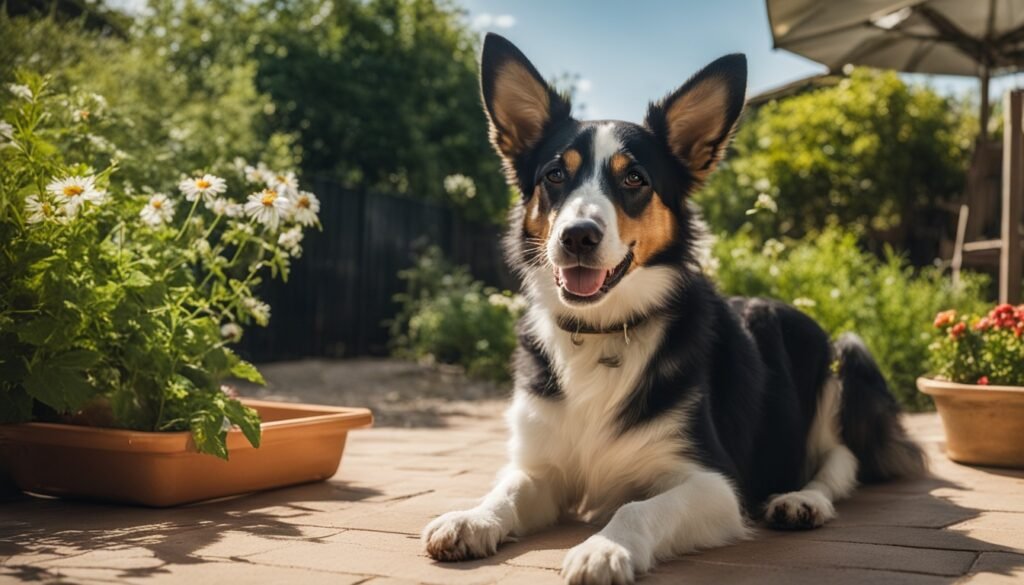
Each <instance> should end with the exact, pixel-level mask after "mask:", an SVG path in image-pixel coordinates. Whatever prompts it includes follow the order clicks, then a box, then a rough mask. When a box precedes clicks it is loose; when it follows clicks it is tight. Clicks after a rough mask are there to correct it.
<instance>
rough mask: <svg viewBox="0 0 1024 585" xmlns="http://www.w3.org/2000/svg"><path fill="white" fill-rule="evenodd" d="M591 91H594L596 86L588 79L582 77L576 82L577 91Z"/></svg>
mask: <svg viewBox="0 0 1024 585" xmlns="http://www.w3.org/2000/svg"><path fill="white" fill-rule="evenodd" d="M591 89H594V84H593V82H591V81H590V80H589V79H587V78H586V77H582V78H580V79H579V80H577V81H576V91H578V92H580V93H587V92H588V91H590V90H591Z"/></svg>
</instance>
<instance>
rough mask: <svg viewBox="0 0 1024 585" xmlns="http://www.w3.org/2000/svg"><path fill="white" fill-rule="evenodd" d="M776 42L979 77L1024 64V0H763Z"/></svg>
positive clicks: (846, 58) (872, 62)
mask: <svg viewBox="0 0 1024 585" xmlns="http://www.w3.org/2000/svg"><path fill="white" fill-rule="evenodd" d="M767 5H768V20H769V21H770V23H771V28H772V37H773V39H774V42H775V47H776V48H781V49H786V50H787V51H791V52H793V53H796V54H798V55H802V56H804V57H807V58H808V59H812V60H814V61H817V62H819V63H822V64H824V65H825V66H827V67H828V68H829V70H830V71H832V72H838V71H841V70H842V68H843V66H845V65H846V64H854V65H868V66H871V67H879V68H883V69H895V70H897V71H904V72H908V73H932V74H939V75H969V76H976V77H978V78H980V80H981V98H982V99H981V122H982V126H981V128H982V136H984V134H985V128H986V126H987V122H988V117H989V100H988V85H989V78H990V77H991V76H993V75H1003V74H1007V73H1013V72H1016V71H1020V70H1022V69H1024V0H767Z"/></svg>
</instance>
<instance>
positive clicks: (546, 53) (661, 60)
mask: <svg viewBox="0 0 1024 585" xmlns="http://www.w3.org/2000/svg"><path fill="white" fill-rule="evenodd" d="M460 3H461V4H462V5H463V6H464V7H465V8H466V9H467V10H468V12H469V20H470V22H471V23H472V25H473V26H474V28H476V29H477V30H480V31H481V32H482V31H488V30H489V31H493V32H497V33H499V34H501V35H503V36H505V37H507V38H509V39H510V40H511V41H512V42H514V43H515V44H516V45H518V46H519V48H520V49H522V50H523V52H524V53H526V55H527V57H529V58H530V60H531V61H533V63H534V64H535V65H536V66H537V68H538V69H539V70H540V72H541V73H542V74H543V75H544V76H545V77H552V76H554V75H558V74H561V73H574V74H578V75H579V76H580V79H581V82H582V83H581V86H580V87H578V88H577V90H578V91H577V100H578V101H580V102H582V103H584V104H585V106H586V107H585V111H584V112H583V113H584V114H585V116H586V117H587V118H610V119H624V120H631V121H639V120H640V119H642V117H643V114H644V112H645V110H646V107H647V103H648V102H649V101H650V100H652V99H656V98H659V97H661V96H662V95H664V94H665V93H668V92H669V91H671V90H672V89H674V88H675V87H676V86H678V85H679V84H681V83H682V82H683V81H685V80H686V78H687V77H689V76H690V75H691V74H693V73H694V72H696V71H697V70H698V69H699V68H700V67H702V66H703V65H706V64H707V63H708V62H710V61H712V60H713V59H715V58H716V57H719V56H721V55H724V54H726V53H733V52H742V53H746V55H747V59H748V67H749V75H750V79H749V89H748V95H755V94H757V93H759V92H761V91H764V90H766V89H770V88H772V87H776V86H779V85H782V84H784V83H786V82H788V81H792V80H794V79H799V78H801V77H806V76H808V75H811V74H814V73H819V72H823V71H824V70H825V69H824V67H823V66H821V65H819V64H817V63H814V62H813V61H809V60H807V59H804V58H802V57H798V56H796V55H793V54H792V53H788V52H786V51H782V50H779V51H776V50H773V49H772V38H771V31H770V30H769V28H768V16H767V13H766V11H765V3H764V1H763V0H675V1H672V0H631V1H628V2H607V1H586V0H573V1H556V0H546V1H542V0H517V1H515V2H512V1H509V0H461V2H460ZM908 78H910V79H912V80H914V81H918V82H924V83H929V84H931V85H933V86H935V87H936V88H937V89H939V90H940V91H943V92H946V93H956V94H961V93H964V92H967V91H972V90H974V91H976V90H977V87H978V82H977V81H976V80H973V79H970V78H957V77H937V76H923V75H914V76H908ZM1021 83H1022V80H1021V77H1020V76H1017V77H1016V79H1014V78H1004V79H1002V80H999V81H997V82H995V83H993V86H992V95H993V98H995V97H996V96H999V95H1000V93H999V92H1000V91H1001V90H1002V89H1004V88H1006V87H1009V86H1011V85H1016V86H1020V85H1021Z"/></svg>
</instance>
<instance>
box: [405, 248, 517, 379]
mask: <svg viewBox="0 0 1024 585" xmlns="http://www.w3.org/2000/svg"><path fill="white" fill-rule="evenodd" d="M399 276H400V277H401V278H402V280H404V281H405V283H406V292H404V293H402V294H399V295H396V297H395V299H396V300H397V301H398V302H399V303H400V304H401V307H402V308H401V311H400V312H399V314H398V316H397V317H396V318H395V319H394V321H392V324H391V336H392V344H393V346H394V349H395V353H396V355H399V356H406V357H412V358H415V359H418V360H422V361H427V362H437V363H443V364H458V365H460V366H462V367H464V368H465V369H466V372H467V373H468V374H470V375H472V376H478V377H482V378H488V379H492V380H507V379H508V378H509V376H510V370H509V360H510V359H511V356H512V352H513V350H515V347H516V336H515V322H516V320H517V319H518V318H519V315H520V314H521V313H522V310H523V308H524V306H523V300H522V297H520V296H518V295H514V294H512V293H511V292H509V291H498V290H497V289H495V288H493V287H488V286H484V284H483V283H482V282H480V281H478V280H474V279H473V277H472V275H471V274H470V273H469V271H468V270H467V269H466V267H464V266H459V267H455V266H452V265H451V264H450V263H449V262H447V261H446V260H445V259H444V257H443V256H442V254H441V251H440V250H439V249H438V248H436V247H432V248H429V249H428V250H426V252H425V253H423V254H422V255H421V256H420V257H419V258H417V260H416V264H415V266H413V267H412V268H409V269H407V270H403V271H401V272H400V273H399Z"/></svg>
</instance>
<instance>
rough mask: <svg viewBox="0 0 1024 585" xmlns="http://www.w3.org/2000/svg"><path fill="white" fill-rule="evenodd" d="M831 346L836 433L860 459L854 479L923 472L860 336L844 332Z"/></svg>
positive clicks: (897, 408)
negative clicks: (837, 399)
mask: <svg viewBox="0 0 1024 585" xmlns="http://www.w3.org/2000/svg"><path fill="white" fill-rule="evenodd" d="M835 351H836V358H838V360H839V379H840V381H841V382H842V385H843V391H842V407H841V410H840V415H839V420H840V424H841V426H842V438H843V442H844V443H845V444H846V446H847V447H848V448H849V449H850V450H851V451H853V454H854V455H856V456H857V460H858V461H859V463H860V467H859V472H858V479H859V480H860V481H861V482H865V483H871V482H879V481H885V480H890V479H896V478H910V477H920V476H922V475H924V474H925V473H926V472H927V463H926V459H925V455H924V452H923V451H922V450H921V447H919V446H918V445H917V444H916V443H914V442H913V441H912V440H911V439H910V437H908V436H907V432H906V431H905V430H904V429H903V425H901V424H900V420H899V414H900V406H899V404H898V403H897V402H896V399H895V398H894V397H893V395H892V393H890V392H889V386H888V385H887V384H886V383H885V378H884V377H883V376H882V372H881V370H879V369H878V364H877V363H875V360H874V358H873V357H871V353H870V352H869V351H868V348H867V347H866V346H865V345H864V341H863V340H861V338H860V337H858V336H856V335H854V334H852V333H846V334H844V335H842V336H841V337H840V338H839V340H838V341H837V342H836V344H835Z"/></svg>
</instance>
